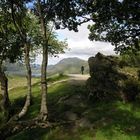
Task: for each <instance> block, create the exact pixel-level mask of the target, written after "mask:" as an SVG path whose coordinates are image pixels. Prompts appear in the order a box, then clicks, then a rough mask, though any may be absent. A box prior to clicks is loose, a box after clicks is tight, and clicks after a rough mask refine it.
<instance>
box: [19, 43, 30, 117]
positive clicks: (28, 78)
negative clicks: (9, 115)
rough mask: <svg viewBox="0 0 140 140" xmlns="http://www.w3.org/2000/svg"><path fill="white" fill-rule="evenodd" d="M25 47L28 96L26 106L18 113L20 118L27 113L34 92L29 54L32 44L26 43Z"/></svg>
mask: <svg viewBox="0 0 140 140" xmlns="http://www.w3.org/2000/svg"><path fill="white" fill-rule="evenodd" d="M24 49H25V65H26V70H27V96H26V101H25V104H24V107H23V108H22V110H21V112H20V113H19V114H18V117H19V118H21V117H23V116H24V115H25V114H26V113H27V111H28V108H29V106H30V104H31V92H32V87H31V86H32V85H31V78H32V72H31V66H30V56H29V53H30V44H28V43H25V45H24Z"/></svg>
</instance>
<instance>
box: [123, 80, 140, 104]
mask: <svg viewBox="0 0 140 140" xmlns="http://www.w3.org/2000/svg"><path fill="white" fill-rule="evenodd" d="M139 92H140V83H139V81H138V80H136V79H133V78H129V79H128V80H126V81H125V82H124V88H123V94H124V99H123V100H124V101H125V102H132V101H135V100H136V97H137V95H138V94H139Z"/></svg>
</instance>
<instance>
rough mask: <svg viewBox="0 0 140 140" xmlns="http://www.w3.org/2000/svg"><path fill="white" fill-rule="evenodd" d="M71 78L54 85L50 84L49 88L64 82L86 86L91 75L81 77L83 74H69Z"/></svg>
mask: <svg viewBox="0 0 140 140" xmlns="http://www.w3.org/2000/svg"><path fill="white" fill-rule="evenodd" d="M68 76H69V78H68V79H64V80H59V81H56V82H53V83H50V84H48V87H50V86H52V85H55V84H58V83H62V82H70V83H71V84H79V83H80V84H85V82H86V80H87V79H88V78H89V75H81V74H68Z"/></svg>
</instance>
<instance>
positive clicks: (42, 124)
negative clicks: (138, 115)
mask: <svg viewBox="0 0 140 140" xmlns="http://www.w3.org/2000/svg"><path fill="white" fill-rule="evenodd" d="M38 127H39V128H49V127H51V125H50V124H49V123H48V122H46V121H39V120H38V119H33V120H28V121H13V120H12V121H9V122H7V123H6V124H5V125H3V126H2V127H1V128H0V138H1V139H2V140H6V138H7V137H10V136H12V135H14V134H16V133H19V132H21V131H24V130H28V129H33V128H38Z"/></svg>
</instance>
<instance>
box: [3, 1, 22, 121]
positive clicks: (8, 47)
mask: <svg viewBox="0 0 140 140" xmlns="http://www.w3.org/2000/svg"><path fill="white" fill-rule="evenodd" d="M0 9H1V10H0V83H1V92H0V109H1V112H2V114H3V115H4V119H5V120H7V119H8V115H9V106H10V101H9V97H8V79H7V77H6V75H5V72H4V67H3V63H4V61H5V60H7V59H9V60H10V62H15V60H17V59H20V57H21V55H22V52H21V48H22V47H23V44H22V43H21V40H20V37H19V36H18V34H17V32H16V30H15V28H14V26H13V24H12V19H11V16H10V11H9V10H8V7H6V5H5V3H4V2H2V3H1V6H0Z"/></svg>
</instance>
